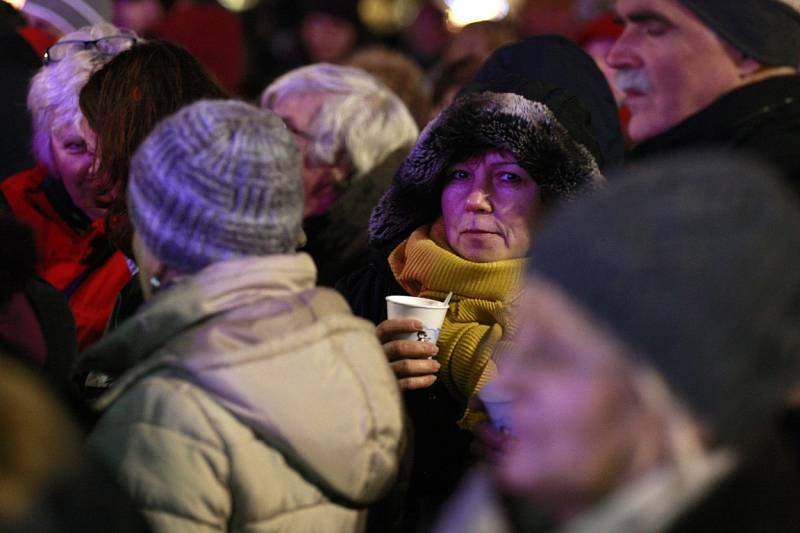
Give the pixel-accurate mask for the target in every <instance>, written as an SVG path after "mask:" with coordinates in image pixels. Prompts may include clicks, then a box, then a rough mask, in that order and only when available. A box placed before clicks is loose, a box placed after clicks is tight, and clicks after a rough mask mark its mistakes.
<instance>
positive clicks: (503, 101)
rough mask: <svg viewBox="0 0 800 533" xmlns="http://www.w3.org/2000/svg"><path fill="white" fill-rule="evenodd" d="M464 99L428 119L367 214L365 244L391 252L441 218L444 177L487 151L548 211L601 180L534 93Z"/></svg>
mask: <svg viewBox="0 0 800 533" xmlns="http://www.w3.org/2000/svg"><path fill="white" fill-rule="evenodd" d="M531 98H533V99H528V98H525V97H523V96H520V95H518V94H512V93H493V92H481V93H467V94H464V95H462V96H460V97H459V98H457V99H456V101H455V102H453V104H452V105H451V106H450V107H448V108H447V109H445V110H444V111H442V112H441V113H440V114H439V116H437V117H436V118H435V119H434V120H433V121H431V122H430V123H429V124H428V125H427V126H426V127H425V129H424V130H423V131H422V133H421V134H420V136H419V139H417V144H416V145H415V146H414V148H413V149H412V150H411V153H409V154H408V156H407V157H406V158H405V160H404V161H403V164H402V165H401V166H400V168H399V169H398V170H397V173H396V174H395V176H394V179H393V180H392V185H391V186H390V187H389V190H387V191H386V193H385V194H384V195H383V197H382V198H381V199H380V201H379V202H378V205H377V206H376V207H375V209H373V210H372V215H371V217H370V223H369V238H370V243H371V244H372V245H373V246H376V247H379V248H383V247H384V246H387V245H388V246H394V245H396V244H397V243H399V242H400V241H401V240H402V239H404V238H406V237H408V235H410V234H411V232H412V231H414V230H415V229H417V228H418V227H420V226H422V225H424V224H430V223H431V222H433V221H434V220H435V219H436V218H437V217H438V216H439V214H440V213H441V194H442V189H443V187H444V175H443V174H444V171H445V170H447V167H448V166H449V165H452V164H455V163H459V162H461V161H464V160H466V159H469V158H470V157H472V156H475V155H477V154H479V153H481V152H483V151H485V150H487V149H498V150H507V151H509V152H511V153H512V154H513V155H514V158H515V159H516V160H517V162H518V163H519V164H520V166H522V168H524V169H525V170H527V171H528V173H529V174H530V175H531V177H532V178H533V179H534V180H535V181H536V183H537V184H538V185H539V187H540V188H541V191H542V192H541V194H542V201H543V203H544V204H545V205H552V204H554V203H555V202H557V201H559V200H564V199H569V198H572V197H574V196H576V195H578V194H579V193H580V192H581V191H583V190H585V189H591V188H594V187H596V186H598V185H599V184H601V183H603V182H604V181H605V178H603V176H602V174H600V170H599V169H598V167H597V163H596V162H595V160H594V158H593V157H592V155H591V154H590V153H589V151H588V150H587V149H586V148H585V147H584V146H583V145H581V144H578V143H577V142H575V140H574V139H573V138H572V136H570V135H569V133H567V131H566V130H565V129H564V127H563V126H561V124H559V122H558V121H557V120H556V117H555V116H554V115H553V113H552V112H551V111H550V109H548V107H547V106H546V105H544V104H542V103H541V102H540V101H538V95H531Z"/></svg>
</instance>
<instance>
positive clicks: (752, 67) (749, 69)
mask: <svg viewBox="0 0 800 533" xmlns="http://www.w3.org/2000/svg"><path fill="white" fill-rule="evenodd" d="M736 66H737V67H738V69H739V76H741V77H742V78H746V77H748V76H752V75H753V74H755V73H756V72H758V71H760V70H761V69H762V68H763V67H764V65H762V64H761V63H759V62H758V61H756V60H755V59H753V58H752V57H747V56H744V55H743V56H742V58H741V60H739V61H737V62H736Z"/></svg>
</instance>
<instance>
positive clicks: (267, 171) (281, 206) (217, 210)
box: [128, 100, 303, 272]
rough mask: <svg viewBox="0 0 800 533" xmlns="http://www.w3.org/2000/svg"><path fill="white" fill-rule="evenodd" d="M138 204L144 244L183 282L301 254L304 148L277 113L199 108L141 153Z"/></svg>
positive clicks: (134, 192)
mask: <svg viewBox="0 0 800 533" xmlns="http://www.w3.org/2000/svg"><path fill="white" fill-rule="evenodd" d="M128 201H129V202H130V213H131V219H132V221H133V225H134V227H135V228H136V232H137V233H138V235H139V238H140V239H141V240H142V242H143V243H144V244H145V245H146V246H147V248H148V249H149V250H150V251H151V252H152V253H153V254H155V256H156V257H157V258H158V259H160V260H161V261H163V262H164V263H165V264H166V265H168V266H170V267H172V268H175V269H177V270H179V271H182V272H196V271H198V270H200V269H202V268H204V267H206V266H207V265H209V264H211V263H215V262H218V261H224V260H226V259H232V258H235V257H242V256H250V255H270V254H280V253H290V252H294V251H295V249H296V248H297V245H298V239H299V237H300V235H301V223H302V214H303V186H302V180H301V178H300V160H299V155H298V150H297V146H296V145H295V143H294V141H293V139H292V135H291V133H289V131H288V130H287V128H286V126H285V125H284V123H283V121H282V120H281V119H280V118H279V117H278V116H277V115H275V114H274V113H272V112H271V111H268V110H266V109H259V108H256V107H254V106H252V105H249V104H246V103H244V102H237V101H233V100H204V101H199V102H196V103H194V104H192V105H189V106H187V107H184V108H183V109H182V110H181V111H179V112H177V113H176V114H174V115H172V116H170V117H169V118H167V119H166V120H164V121H163V122H161V123H160V124H159V125H158V126H157V127H156V129H155V130H153V132H152V133H151V134H150V135H148V137H147V139H145V141H144V142H143V143H142V145H141V146H140V147H139V149H138V150H136V154H135V155H134V157H133V160H132V162H131V176H130V182H129V186H128Z"/></svg>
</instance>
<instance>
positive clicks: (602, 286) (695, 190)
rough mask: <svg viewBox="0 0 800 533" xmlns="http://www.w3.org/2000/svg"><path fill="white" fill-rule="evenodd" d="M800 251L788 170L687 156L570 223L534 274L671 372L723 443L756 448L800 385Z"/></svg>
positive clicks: (615, 184) (537, 254)
mask: <svg viewBox="0 0 800 533" xmlns="http://www.w3.org/2000/svg"><path fill="white" fill-rule="evenodd" d="M799 252H800V205H798V201H797V198H796V197H795V196H794V194H793V193H792V192H791V191H789V190H788V189H787V188H786V186H785V185H784V184H783V183H782V181H781V179H780V177H779V175H778V174H777V173H776V172H774V171H773V170H772V169H770V168H767V167H765V166H764V165H762V164H761V163H756V162H754V161H751V160H748V159H744V158H738V157H732V156H720V155H717V154H708V153H705V154H695V155H686V154H684V155H676V156H674V157H672V158H666V159H660V160H655V161H653V162H651V163H645V164H642V165H641V166H639V167H637V168H633V169H632V171H631V172H630V173H629V175H626V176H620V177H618V178H617V180H616V181H615V180H614V179H612V180H611V181H610V183H609V186H608V187H607V188H606V189H604V190H602V191H600V192H599V193H597V194H595V195H592V196H591V197H589V198H584V199H582V200H581V201H578V202H575V203H572V204H569V205H567V206H565V207H564V208H563V209H561V210H559V211H558V212H556V213H555V214H554V215H553V216H552V218H550V219H549V221H548V223H546V224H544V226H543V227H542V228H541V229H540V231H539V232H538V233H537V237H536V246H535V250H534V253H533V259H532V263H531V271H532V272H534V273H536V274H538V275H539V276H541V277H543V278H545V279H547V280H549V281H551V282H553V283H555V284H556V285H557V286H559V287H560V288H561V289H563V290H564V291H565V292H566V293H567V294H568V295H569V296H570V297H572V298H573V299H574V300H576V301H577V302H578V303H580V304H582V305H583V306H584V307H585V308H586V309H588V310H589V311H590V312H591V313H592V315H593V316H594V317H595V318H596V319H598V320H599V321H600V322H601V323H604V324H605V325H606V326H607V327H608V328H609V329H610V331H612V332H613V333H615V334H616V335H617V337H618V338H619V339H621V340H623V341H625V342H626V343H627V344H628V346H629V347H630V348H632V349H633V350H634V353H636V354H637V355H639V356H641V358H642V359H643V360H645V361H646V362H647V363H648V364H650V365H651V366H653V367H654V368H655V369H656V370H658V371H659V372H660V374H661V375H662V376H663V377H664V378H665V380H666V382H667V383H668V385H669V386H670V388H671V389H672V390H673V391H674V392H676V393H677V395H678V396H679V397H680V398H682V399H683V400H684V401H685V402H686V404H687V406H688V407H689V408H690V410H691V411H692V412H693V413H694V414H695V415H699V416H700V417H702V418H703V419H705V420H706V421H708V422H710V423H711V427H712V428H713V430H714V432H715V434H716V436H717V437H718V438H719V439H721V440H722V441H726V442H732V439H738V440H737V442H742V440H741V439H745V440H746V439H747V438H748V432H750V431H752V430H753V429H754V428H756V427H758V425H759V424H760V423H761V422H765V423H766V422H774V421H775V415H777V414H778V412H779V411H780V410H781V408H782V407H784V406H785V404H786V398H787V393H788V391H789V390H790V388H791V387H793V386H795V385H798V384H800V357H798V354H800V327H798V325H800V253H799ZM764 428H766V426H764Z"/></svg>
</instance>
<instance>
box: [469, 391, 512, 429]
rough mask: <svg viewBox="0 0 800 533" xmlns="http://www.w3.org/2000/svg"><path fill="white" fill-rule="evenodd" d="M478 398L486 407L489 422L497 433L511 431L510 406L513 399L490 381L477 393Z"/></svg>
mask: <svg viewBox="0 0 800 533" xmlns="http://www.w3.org/2000/svg"><path fill="white" fill-rule="evenodd" d="M478 397H479V398H480V399H481V401H482V402H483V405H484V406H485V407H486V412H487V413H488V414H489V420H491V422H492V425H493V426H494V428H495V429H496V430H498V431H502V430H506V431H510V432H513V431H512V425H511V406H512V404H513V401H514V399H513V397H512V396H511V394H510V393H509V392H508V391H506V390H504V389H502V388H501V387H499V386H498V384H497V382H496V381H490V382H489V383H487V384H486V385H484V386H483V387H482V388H481V390H480V391H478Z"/></svg>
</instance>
